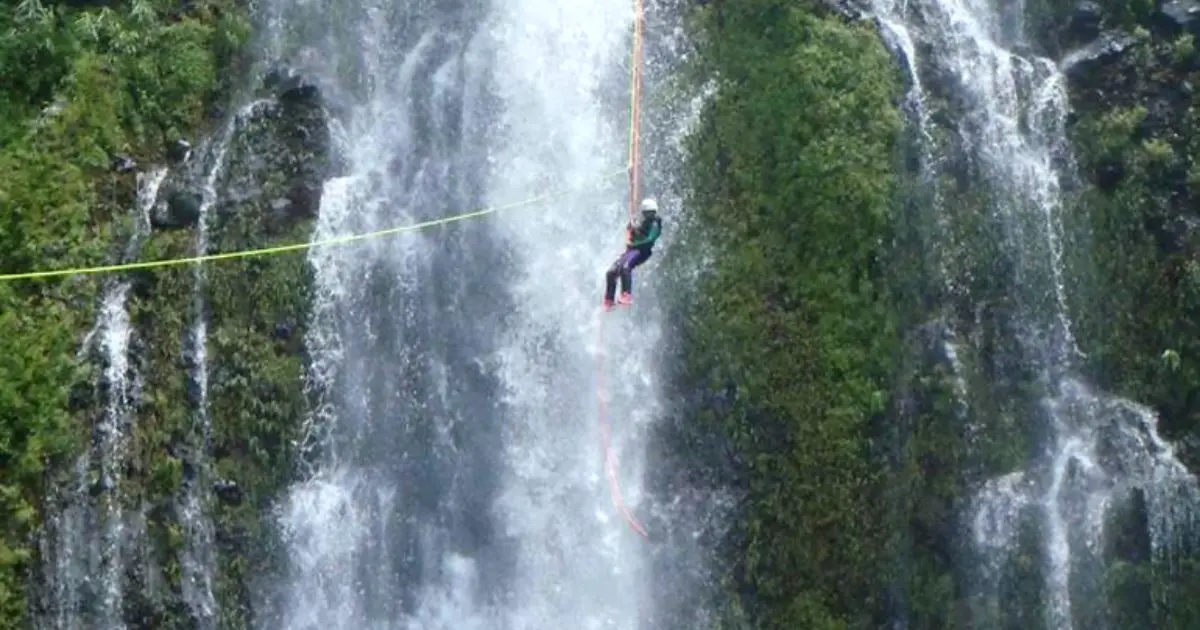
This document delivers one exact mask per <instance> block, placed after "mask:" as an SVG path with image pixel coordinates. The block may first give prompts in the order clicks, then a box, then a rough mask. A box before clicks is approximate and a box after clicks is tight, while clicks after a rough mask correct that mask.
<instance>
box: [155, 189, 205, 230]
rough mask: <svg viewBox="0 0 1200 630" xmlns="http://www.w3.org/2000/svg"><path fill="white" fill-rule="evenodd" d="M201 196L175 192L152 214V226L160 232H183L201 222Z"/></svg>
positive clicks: (182, 191)
mask: <svg viewBox="0 0 1200 630" xmlns="http://www.w3.org/2000/svg"><path fill="white" fill-rule="evenodd" d="M202 202H203V200H202V199H201V197H200V195H198V194H196V193H194V192H189V191H185V190H173V191H171V192H170V194H168V195H167V202H166V203H165V204H160V206H159V207H158V208H156V210H155V211H154V212H151V213H150V225H151V226H153V227H154V228H155V229H160V230H182V229H186V228H190V227H193V226H195V225H196V224H197V222H199V220H200V205H201V203H202Z"/></svg>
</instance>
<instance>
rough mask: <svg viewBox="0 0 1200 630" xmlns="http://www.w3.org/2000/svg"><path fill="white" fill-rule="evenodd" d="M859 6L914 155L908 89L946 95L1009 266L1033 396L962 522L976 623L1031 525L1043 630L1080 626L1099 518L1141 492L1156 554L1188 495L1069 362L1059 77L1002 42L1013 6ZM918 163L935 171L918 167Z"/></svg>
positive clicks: (1166, 547)
mask: <svg viewBox="0 0 1200 630" xmlns="http://www.w3.org/2000/svg"><path fill="white" fill-rule="evenodd" d="M872 5H873V9H874V13H875V15H876V16H877V17H878V19H879V23H880V25H881V27H882V30H883V31H884V34H885V38H886V39H887V40H888V41H889V43H891V44H892V46H893V48H894V49H895V50H896V52H897V54H899V55H901V56H903V57H904V60H905V62H906V63H907V64H909V66H910V67H911V68H913V69H914V72H913V73H912V75H911V78H912V87H911V90H912V92H911V97H910V103H914V104H915V105H916V108H915V113H916V115H915V116H914V119H915V121H916V123H917V124H919V125H920V126H921V127H922V132H923V135H924V137H925V139H926V142H927V143H928V144H927V147H928V146H931V145H932V143H933V140H932V138H933V136H934V134H933V133H932V129H933V128H932V125H931V123H930V119H929V117H928V116H927V115H926V112H925V110H924V103H925V102H926V100H927V97H926V94H925V89H926V88H925V87H924V85H928V84H929V83H930V81H931V80H933V81H938V82H940V83H941V84H942V86H943V87H945V88H946V89H947V90H948V92H949V94H947V95H946V96H947V98H948V99H949V100H950V101H951V105H950V107H952V108H955V109H956V113H957V117H958V120H957V121H956V123H957V126H956V128H955V129H954V131H955V133H957V134H958V136H959V139H960V141H961V146H960V147H959V150H960V151H962V152H963V153H964V154H965V158H964V159H965V160H968V161H969V162H970V165H969V166H968V168H973V169H974V172H975V173H977V179H976V183H977V184H978V185H980V186H981V187H982V188H983V189H986V191H987V193H988V194H989V195H990V197H991V204H992V206H991V207H992V208H994V212H995V217H994V219H995V221H996V223H997V224H998V225H999V226H1000V229H1001V235H1002V248H1003V250H1004V251H1005V253H1006V255H1007V257H1008V258H1009V261H1010V264H1011V268H1012V271H1013V277H1012V278H1011V280H1010V281H1009V282H1010V284H1009V287H1008V296H1009V299H1011V300H1012V301H1013V302H1014V303H1015V304H1016V309H1015V310H1016V314H1015V318H1016V320H1017V321H1016V328H1017V331H1018V332H1017V333H1016V336H1017V347H1018V348H1019V349H1020V350H1019V352H1020V354H1021V356H1022V357H1023V358H1024V361H1025V363H1026V364H1027V365H1031V371H1032V373H1033V374H1035V376H1036V378H1037V379H1038V382H1039V383H1040V386H1041V387H1042V388H1043V389H1044V392H1045V394H1044V398H1043V405H1042V406H1043V412H1044V417H1045V419H1046V424H1047V425H1048V427H1047V430H1046V431H1045V432H1044V435H1045V436H1046V437H1045V439H1044V443H1043V445H1042V446H1043V449H1042V453H1041V456H1040V457H1038V458H1036V459H1035V462H1034V464H1033V465H1032V466H1031V467H1030V468H1029V469H1028V470H1021V471H1016V472H1012V473H1010V474H1008V475H1004V476H1002V477H999V478H996V479H992V480H990V481H988V482H987V483H986V484H985V485H984V487H983V489H982V491H981V492H980V493H979V495H978V496H977V498H976V501H975V504H974V507H973V513H972V515H971V524H972V528H971V532H972V536H973V539H974V543H975V545H976V546H977V548H978V549H979V551H980V552H981V553H982V554H983V556H984V560H985V562H984V563H983V571H982V573H983V575H981V576H979V577H980V578H982V580H983V582H984V583H983V585H982V589H983V591H984V593H983V594H984V596H985V597H988V596H990V597H992V598H993V599H992V601H993V606H992V609H991V613H990V616H991V617H992V618H993V619H996V618H998V617H999V616H1001V615H1002V613H1001V607H1000V606H998V605H996V603H995V602H996V601H997V600H996V591H997V589H998V588H999V585H998V581H999V579H1000V572H1001V570H1002V567H1003V566H1004V565H1005V564H1006V562H1007V561H1008V559H1009V558H1010V557H1011V556H1012V554H1013V553H1014V552H1015V551H1016V548H1017V545H1018V531H1019V527H1020V524H1021V523H1022V522H1024V521H1025V520H1026V519H1029V518H1035V519H1036V521H1037V522H1038V524H1039V527H1038V530H1039V531H1040V532H1041V533H1042V540H1041V543H1042V549H1041V550H1040V551H1041V554H1042V556H1043V562H1044V568H1043V572H1042V573H1043V575H1044V579H1045V584H1044V588H1043V595H1042V597H1041V599H1042V600H1043V602H1044V607H1045V609H1044V611H1043V613H1044V624H1045V626H1046V627H1047V628H1051V629H1053V630H1068V629H1071V628H1075V627H1083V626H1084V625H1086V626H1087V627H1089V628H1092V627H1095V623H1097V622H1096V621H1094V620H1092V621H1091V622H1090V623H1082V622H1081V621H1080V620H1081V619H1083V618H1084V613H1083V612H1081V608H1080V606H1079V605H1078V604H1079V603H1080V602H1083V601H1087V599H1086V598H1090V597H1096V596H1098V595H1099V593H1098V592H1097V591H1096V590H1095V589H1096V588H1097V587H1096V585H1095V584H1092V583H1091V582H1090V581H1089V580H1088V579H1084V578H1083V575H1084V574H1085V573H1086V571H1087V570H1086V569H1085V567H1095V566H1097V563H1102V562H1103V560H1104V559H1103V557H1102V545H1101V543H1102V539H1103V535H1104V527H1105V519H1106V518H1107V514H1108V512H1109V511H1110V509H1111V508H1112V507H1114V505H1115V504H1116V503H1118V502H1125V501H1127V500H1128V497H1129V496H1130V492H1131V491H1133V490H1137V491H1140V492H1141V493H1144V495H1145V497H1146V509H1147V512H1148V514H1149V531H1148V532H1147V534H1148V537H1149V539H1150V544H1151V548H1152V550H1153V552H1154V554H1155V555H1156V557H1157V558H1162V557H1164V556H1165V555H1166V554H1169V552H1170V549H1171V548H1172V546H1173V545H1174V544H1175V543H1176V542H1178V541H1177V539H1176V536H1177V535H1178V533H1179V531H1181V530H1182V529H1187V528H1193V529H1194V528H1195V526H1196V522H1195V515H1196V507H1197V505H1200V493H1198V491H1197V485H1196V480H1195V478H1194V477H1193V476H1192V475H1190V474H1189V473H1188V471H1187V470H1186V469H1185V468H1184V467H1183V466H1182V465H1181V464H1180V463H1179V462H1178V461H1177V460H1176V459H1175V457H1174V455H1173V454H1172V451H1171V448H1170V446H1169V445H1168V444H1167V443H1165V442H1164V441H1163V440H1162V439H1161V438H1160V437H1159V436H1158V434H1157V431H1156V428H1155V423H1156V419H1155V417H1154V416H1153V414H1152V413H1151V412H1150V411H1149V410H1147V409H1144V408H1142V407H1140V406H1138V405H1136V404H1134V403H1131V402H1128V401H1124V400H1120V399H1117V398H1114V397H1112V396H1108V395H1105V394H1103V393H1100V392H1095V391H1093V390H1091V389H1090V388H1089V387H1088V386H1087V385H1086V384H1084V383H1083V382H1082V381H1081V380H1080V379H1079V377H1078V376H1077V375H1076V373H1077V370H1076V368H1077V366H1076V365H1075V362H1076V361H1077V360H1078V358H1079V357H1080V356H1081V354H1080V351H1079V349H1078V348H1077V346H1076V341H1075V338H1074V334H1073V332H1072V326H1071V319H1070V314H1069V311H1068V307H1067V305H1068V295H1067V286H1068V281H1067V280H1066V278H1065V275H1066V273H1065V269H1064V264H1063V244H1062V238H1061V230H1062V227H1061V223H1060V213H1061V212H1062V210H1063V193H1062V191H1061V187H1060V181H1059V178H1060V171H1061V170H1062V169H1063V168H1064V167H1063V166H1062V165H1061V163H1062V162H1065V161H1069V151H1068V150H1067V139H1066V135H1065V133H1064V124H1065V119H1066V111H1067V95H1066V86H1065V82H1064V78H1063V74H1062V73H1061V72H1060V70H1059V68H1058V67H1057V65H1056V64H1055V63H1054V62H1053V61H1050V60H1048V59H1045V58H1041V57H1036V56H1032V55H1023V54H1017V53H1016V52H1013V50H1012V49H1013V48H1017V47H1018V45H1019V44H1021V42H1020V39H1019V38H1020V37H1021V34H1020V33H1019V32H1016V33H1014V30H1016V31H1019V25H1020V23H1021V21H1022V20H1021V19H1020V15H1019V12H1020V11H1022V10H1023V7H1021V6H1016V7H1014V10H1015V11H1017V13H1016V14H1013V15H1005V14H1002V13H1001V12H1000V11H998V10H997V9H996V8H995V7H993V6H992V5H991V4H990V3H989V2H986V1H984V0H912V1H909V2H902V1H899V0H874V1H873V3H872ZM1014 25H1016V26H1014ZM929 77H933V78H932V79H930V78H929ZM922 79H925V80H924V81H923V80H922ZM923 84H924V85H923ZM942 149H945V147H933V150H934V151H937V150H942ZM925 167H926V168H927V169H933V170H934V172H935V173H940V172H941V171H940V169H938V166H937V164H936V162H934V161H932V160H927V163H926V164H925ZM959 167H960V168H961V167H962V165H959ZM935 211H936V212H937V213H939V220H942V221H943V222H944V224H946V223H951V222H953V221H961V220H963V219H962V218H960V217H957V216H956V215H955V209H954V208H948V207H937V208H935ZM943 236H944V235H943ZM943 271H945V267H943ZM959 273H961V272H959ZM1031 421H1037V420H1036V419H1031ZM986 623H988V624H989V625H988V627H990V623H993V622H986Z"/></svg>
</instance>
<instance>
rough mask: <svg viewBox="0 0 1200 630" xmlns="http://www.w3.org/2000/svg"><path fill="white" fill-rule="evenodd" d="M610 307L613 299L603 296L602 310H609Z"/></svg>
mask: <svg viewBox="0 0 1200 630" xmlns="http://www.w3.org/2000/svg"><path fill="white" fill-rule="evenodd" d="M612 307H613V301H612V300H610V299H608V298H604V310H606V311H611V310H612Z"/></svg>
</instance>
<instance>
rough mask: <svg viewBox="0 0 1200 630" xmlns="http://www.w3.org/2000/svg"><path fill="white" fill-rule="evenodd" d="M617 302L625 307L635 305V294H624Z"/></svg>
mask: <svg viewBox="0 0 1200 630" xmlns="http://www.w3.org/2000/svg"><path fill="white" fill-rule="evenodd" d="M617 302H618V303H620V304H623V305H625V306H629V305H630V304H633V294H632V293H622V294H621V297H620V298H618V299H617Z"/></svg>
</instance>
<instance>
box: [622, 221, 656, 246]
mask: <svg viewBox="0 0 1200 630" xmlns="http://www.w3.org/2000/svg"><path fill="white" fill-rule="evenodd" d="M661 232H662V225H661V224H660V223H659V222H658V221H655V222H654V223H651V224H650V230H649V231H648V232H647V233H646V238H643V239H639V240H636V241H634V242H632V243H630V244H629V246H630V247H641V246H643V245H653V244H654V241H657V240H658V235H659V233H661Z"/></svg>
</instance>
